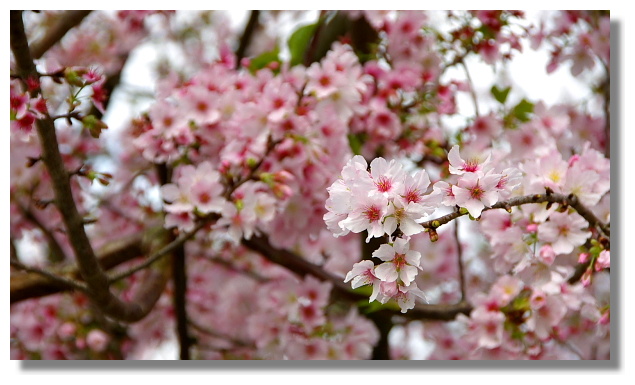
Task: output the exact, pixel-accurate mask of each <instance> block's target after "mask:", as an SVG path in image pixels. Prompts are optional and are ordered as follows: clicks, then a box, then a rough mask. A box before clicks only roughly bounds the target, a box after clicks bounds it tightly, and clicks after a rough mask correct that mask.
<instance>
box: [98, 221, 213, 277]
mask: <svg viewBox="0 0 635 385" xmlns="http://www.w3.org/2000/svg"><path fill="white" fill-rule="evenodd" d="M210 220H211V217H210V218H205V219H202V220H201V221H200V222H199V223H198V224H197V225H196V226H194V229H193V230H191V231H189V232H186V233H183V234H181V235H180V236H179V237H178V238H176V239H175V240H174V241H172V242H170V243H169V244H167V245H165V246H164V247H163V248H161V249H160V250H159V251H157V252H156V253H154V254H152V255H151V256H150V257H148V258H147V259H146V260H145V261H144V262H142V263H140V264H139V265H137V266H134V267H132V268H130V269H128V270H126V271H124V272H121V273H118V274H117V275H115V276H112V277H110V278H109V280H108V281H109V282H111V283H112V282H116V281H119V280H121V279H124V278H127V277H129V276H131V275H132V274H134V273H136V272H138V271H141V270H143V269H145V268H147V267H148V266H150V265H152V264H153V263H154V262H156V261H158V260H159V259H161V258H163V257H164V256H166V255H168V254H170V253H171V252H173V251H174V250H176V248H178V247H179V246H181V245H183V244H184V243H185V242H186V241H187V240H189V239H190V238H192V237H193V236H194V235H195V234H196V233H197V232H198V231H199V230H200V229H202V228H203V227H205V226H206V225H207V224H208V223H209V221H210Z"/></svg>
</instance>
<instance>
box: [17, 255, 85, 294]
mask: <svg viewBox="0 0 635 385" xmlns="http://www.w3.org/2000/svg"><path fill="white" fill-rule="evenodd" d="M10 263H11V266H13V267H15V268H16V269H18V270H22V271H26V272H27V273H34V274H37V275H39V276H42V277H44V278H46V280H47V281H50V282H51V283H52V284H54V285H56V286H59V287H62V288H64V289H67V290H68V289H71V290H72V289H75V290H79V291H81V292H87V291H88V288H87V287H86V285H85V284H83V283H81V282H78V281H75V280H73V279H71V278H66V277H64V276H62V275H59V274H56V273H53V272H51V271H47V270H44V269H40V268H37V267H33V266H26V265H24V264H22V263H21V262H18V261H17V260H11V262H10Z"/></svg>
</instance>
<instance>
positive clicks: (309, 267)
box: [242, 236, 472, 321]
mask: <svg viewBox="0 0 635 385" xmlns="http://www.w3.org/2000/svg"><path fill="white" fill-rule="evenodd" d="M242 243H243V245H244V246H246V247H247V248H249V249H251V250H253V251H257V252H259V253H260V254H261V255H262V256H263V257H264V258H266V259H268V260H269V261H271V262H274V263H276V264H278V265H281V266H283V267H286V268H287V269H289V270H290V271H291V272H293V273H295V274H297V275H298V276H300V277H304V276H306V275H307V274H310V275H312V276H314V277H316V278H318V279H320V280H322V281H325V282H330V283H331V284H333V291H335V293H336V294H337V295H338V296H339V298H342V299H347V300H350V301H360V300H368V296H366V295H362V294H359V293H357V292H354V291H352V290H351V289H350V287H349V286H348V285H347V284H345V283H344V282H343V280H342V278H340V277H337V276H335V275H333V274H331V273H329V272H328V271H325V270H324V269H322V268H321V267H320V266H318V265H314V264H312V263H311V262H309V261H307V260H305V259H304V258H302V257H300V256H299V255H296V254H294V253H292V252H290V251H288V250H282V249H278V248H275V247H273V246H272V245H271V244H270V243H269V240H268V239H267V237H265V236H253V237H252V238H251V239H249V240H245V239H243V242H242ZM471 310H472V307H471V306H470V305H469V304H467V303H459V304H456V305H428V304H417V305H415V308H414V309H411V310H409V311H408V312H407V313H404V314H402V313H397V312H394V313H395V314H398V315H400V316H402V317H405V318H410V319H428V320H444V321H447V320H452V319H454V318H455V317H456V316H457V315H458V314H459V313H463V314H469V312H470V311H471Z"/></svg>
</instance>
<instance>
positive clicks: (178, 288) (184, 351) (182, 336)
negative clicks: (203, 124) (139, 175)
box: [157, 164, 192, 360]
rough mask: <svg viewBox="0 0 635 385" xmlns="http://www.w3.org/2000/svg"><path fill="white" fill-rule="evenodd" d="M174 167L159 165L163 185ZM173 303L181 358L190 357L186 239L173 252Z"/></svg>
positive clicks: (170, 177)
mask: <svg viewBox="0 0 635 385" xmlns="http://www.w3.org/2000/svg"><path fill="white" fill-rule="evenodd" d="M172 171H173V170H172V168H171V167H168V166H167V165H166V164H160V165H158V166H157V174H158V176H159V182H160V183H161V185H163V186H164V185H166V184H167V183H170V181H171V180H172V174H173V172H172ZM169 239H170V242H174V241H175V240H176V239H177V236H176V234H174V233H170V234H169ZM171 260H172V285H173V290H172V305H173V306H174V316H175V320H176V335H177V337H178V340H179V358H180V359H181V360H189V359H190V346H192V339H191V338H190V336H189V331H188V327H187V318H188V317H187V271H186V268H185V241H184V242H182V243H181V244H179V245H178V246H176V247H175V248H174V251H173V252H172V258H171Z"/></svg>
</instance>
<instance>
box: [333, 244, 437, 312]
mask: <svg viewBox="0 0 635 385" xmlns="http://www.w3.org/2000/svg"><path fill="white" fill-rule="evenodd" d="M409 247H410V245H409V242H408V241H407V240H405V239H404V238H397V239H396V240H395V242H393V243H392V244H390V243H388V244H383V245H381V246H380V247H379V249H377V250H375V252H374V253H373V257H375V258H378V259H380V260H382V261H383V263H381V264H379V265H377V266H375V264H374V263H373V262H372V261H368V260H366V261H361V262H358V263H356V264H354V265H353V269H352V270H351V271H349V272H348V274H346V278H345V279H344V282H348V281H351V286H352V287H353V289H356V288H358V287H361V286H365V285H372V287H373V292H372V294H371V295H370V302H372V301H375V300H377V301H379V302H380V303H382V304H384V303H386V302H388V301H389V300H390V299H394V300H395V301H397V304H398V305H399V308H400V309H401V312H402V313H405V312H406V311H407V310H409V309H412V308H413V307H414V305H415V297H419V298H421V299H423V300H424V301H425V299H426V297H425V295H424V294H423V292H422V291H421V290H419V288H418V287H417V284H416V283H415V282H414V280H415V278H416V276H417V273H418V270H421V266H420V265H419V262H420V260H421V253H419V252H418V251H415V250H410V248H409Z"/></svg>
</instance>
